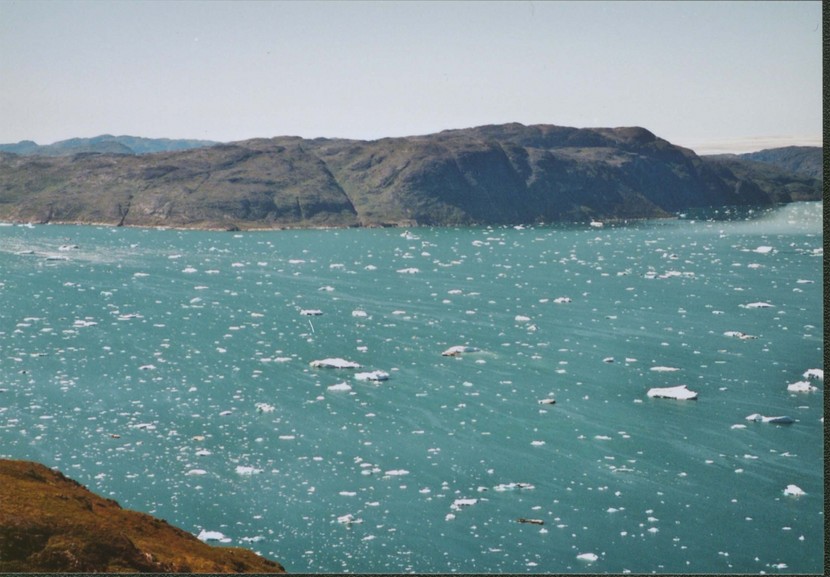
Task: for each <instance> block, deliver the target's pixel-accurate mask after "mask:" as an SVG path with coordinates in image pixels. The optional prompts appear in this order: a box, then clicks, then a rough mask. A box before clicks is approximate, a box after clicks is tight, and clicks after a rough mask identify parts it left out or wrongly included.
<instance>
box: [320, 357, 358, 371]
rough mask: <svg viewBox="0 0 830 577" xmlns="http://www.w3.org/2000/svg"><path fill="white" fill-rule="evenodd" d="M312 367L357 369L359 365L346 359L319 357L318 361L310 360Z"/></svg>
mask: <svg viewBox="0 0 830 577" xmlns="http://www.w3.org/2000/svg"><path fill="white" fill-rule="evenodd" d="M310 364H311V366H312V367H317V368H326V369H359V368H360V365H359V364H358V363H354V362H352V361H347V360H346V359H341V358H339V357H338V358H329V359H321V360H318V361H311V363H310Z"/></svg>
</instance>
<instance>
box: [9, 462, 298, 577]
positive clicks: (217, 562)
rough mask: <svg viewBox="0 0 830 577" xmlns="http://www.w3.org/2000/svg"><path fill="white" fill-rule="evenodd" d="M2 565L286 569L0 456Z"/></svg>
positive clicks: (24, 568)
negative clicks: (212, 543)
mask: <svg viewBox="0 0 830 577" xmlns="http://www.w3.org/2000/svg"><path fill="white" fill-rule="evenodd" d="M0 488H2V489H0V572H2V573H31V572H34V573H78V572H83V573H101V572H104V573H121V572H128V573H136V572H139V573H284V572H285V570H284V569H283V567H282V565H280V564H279V563H277V562H275V561H270V560H268V559H265V558H263V557H260V556H259V555H256V554H255V553H253V552H252V551H249V550H247V549H241V548H237V547H212V546H210V545H208V544H206V543H203V542H202V541H200V540H199V539H197V538H196V537H195V536H194V535H192V534H190V533H187V532H186V531H183V530H181V529H179V528H176V527H173V526H172V525H170V524H168V523H167V522H166V521H164V520H163V519H157V518H155V517H152V516H150V515H145V514H144V513H139V512H136V511H130V510H128V509H123V508H121V506H119V504H118V503H117V502H115V501H113V500H112V499H105V498H102V497H100V496H98V495H96V494H94V493H92V492H90V491H88V490H87V489H86V488H85V487H83V486H82V485H80V484H78V483H77V482H75V481H73V480H72V479H69V478H67V477H65V476H64V475H63V474H61V473H59V472H57V471H53V470H51V469H49V468H47V467H44V466H43V465H40V464H38V463H33V462H29V461H13V460H7V459H0Z"/></svg>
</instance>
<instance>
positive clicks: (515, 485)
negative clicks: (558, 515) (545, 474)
mask: <svg viewBox="0 0 830 577" xmlns="http://www.w3.org/2000/svg"><path fill="white" fill-rule="evenodd" d="M535 488H536V487H534V486H533V485H531V484H530V483H502V484H501V485H496V486H495V487H493V489H494V490H495V491H512V490H513V489H535Z"/></svg>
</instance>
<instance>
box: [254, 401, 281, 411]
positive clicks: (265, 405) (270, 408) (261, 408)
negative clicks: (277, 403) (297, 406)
mask: <svg viewBox="0 0 830 577" xmlns="http://www.w3.org/2000/svg"><path fill="white" fill-rule="evenodd" d="M254 407H256V410H257V412H260V413H273V412H274V411H275V410H276V407H274V405H269V404H268V403H257V404H256V405H254Z"/></svg>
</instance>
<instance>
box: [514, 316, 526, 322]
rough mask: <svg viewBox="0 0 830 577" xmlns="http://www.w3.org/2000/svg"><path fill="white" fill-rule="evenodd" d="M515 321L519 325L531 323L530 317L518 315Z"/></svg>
mask: <svg viewBox="0 0 830 577" xmlns="http://www.w3.org/2000/svg"><path fill="white" fill-rule="evenodd" d="M515 321H516V322H517V323H526V322H530V317H526V316H524V315H516V318H515Z"/></svg>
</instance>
